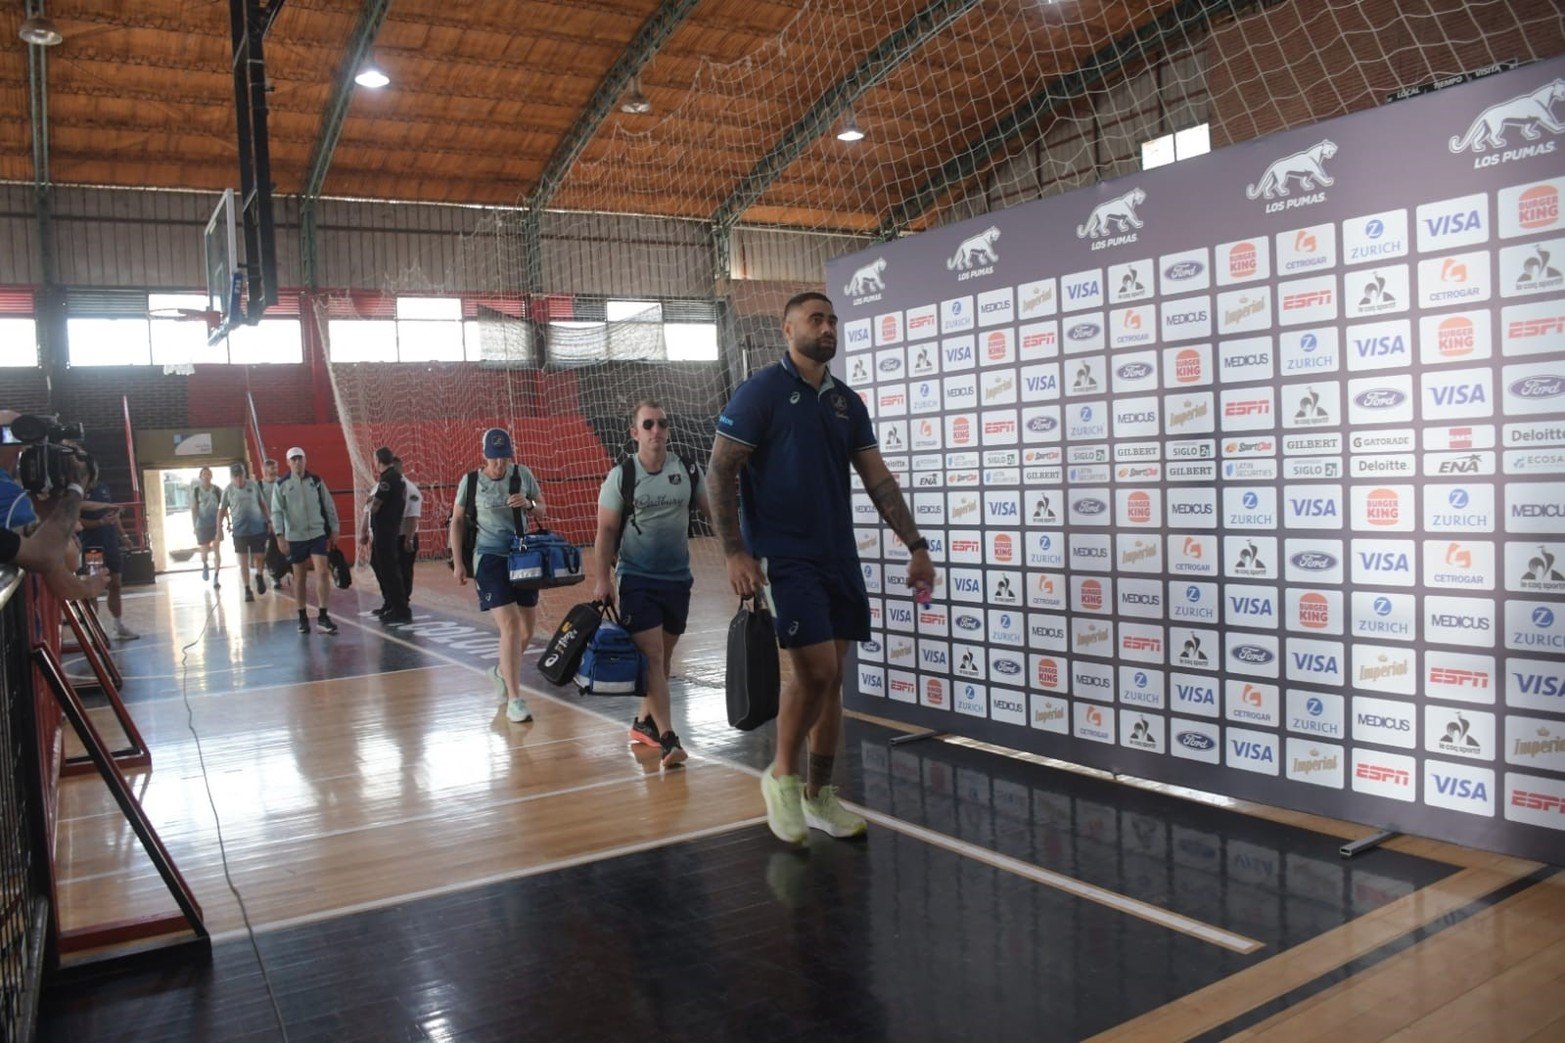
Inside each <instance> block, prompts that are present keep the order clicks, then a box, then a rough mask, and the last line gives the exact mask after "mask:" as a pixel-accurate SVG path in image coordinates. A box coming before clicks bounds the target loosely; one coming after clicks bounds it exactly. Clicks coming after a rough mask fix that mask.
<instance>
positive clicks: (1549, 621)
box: [1532, 605, 1554, 627]
mask: <svg viewBox="0 0 1565 1043" xmlns="http://www.w3.org/2000/svg"><path fill="white" fill-rule="evenodd" d="M1532 625H1533V626H1535V627H1551V626H1553V625H1554V611H1553V610H1552V609H1548V608H1544V607H1543V606H1542V605H1539V606H1538V607H1537V608H1535V609H1533V610H1532Z"/></svg>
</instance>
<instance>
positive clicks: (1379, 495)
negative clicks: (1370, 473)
mask: <svg viewBox="0 0 1565 1043" xmlns="http://www.w3.org/2000/svg"><path fill="white" fill-rule="evenodd" d="M1364 506H1365V512H1366V514H1367V516H1368V520H1369V523H1370V524H1371V525H1395V524H1397V522H1399V521H1401V520H1402V498H1401V497H1400V496H1398V495H1397V494H1396V490H1394V489H1371V490H1370V492H1369V496H1368V498H1366V499H1365V501H1364Z"/></svg>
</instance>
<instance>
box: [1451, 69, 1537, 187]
mask: <svg viewBox="0 0 1565 1043" xmlns="http://www.w3.org/2000/svg"><path fill="white" fill-rule="evenodd" d="M1562 100H1565V78H1560V79H1556V80H1554V81H1552V82H1550V83H1545V84H1544V85H1543V86H1541V87H1539V88H1538V89H1537V90H1534V91H1531V92H1529V93H1527V94H1519V95H1517V96H1516V97H1514V98H1511V99H1509V100H1507V101H1502V102H1499V103H1498V104H1495V105H1491V106H1489V107H1488V108H1487V109H1484V110H1483V111H1482V112H1480V113H1479V114H1478V118H1477V119H1475V120H1473V123H1472V126H1470V127H1468V128H1467V133H1466V134H1459V135H1457V136H1455V137H1453V138H1452V139H1451V141H1450V143H1449V146H1450V149H1451V151H1452V152H1453V153H1462V152H1466V151H1468V150H1471V151H1472V152H1474V153H1477V154H1479V155H1478V158H1477V159H1475V160H1473V168H1474V169H1478V168H1480V167H1489V166H1495V165H1496V164H1499V163H1508V162H1510V161H1512V160H1516V159H1528V158H1531V157H1532V156H1547V155H1549V154H1551V153H1553V151H1554V149H1555V147H1556V146H1557V145H1558V142H1555V141H1538V138H1539V137H1540V136H1541V134H1540V133H1539V132H1540V131H1548V132H1549V133H1550V134H1561V133H1565V122H1561V120H1560V119H1558V118H1556V117H1555V115H1554V106H1555V104H1556V103H1557V102H1560V101H1562ZM1512 128H1514V129H1517V130H1520V131H1521V135H1522V137H1524V138H1526V139H1527V140H1528V141H1536V142H1538V143H1537V144H1535V145H1522V146H1520V147H1519V148H1510V147H1509V145H1508V143H1507V142H1506V140H1505V134H1506V131H1507V130H1509V129H1512ZM1489 149H1504V150H1505V151H1503V152H1501V153H1500V154H1499V155H1489V156H1485V155H1482V154H1481V153H1483V152H1485V151H1487V150H1489Z"/></svg>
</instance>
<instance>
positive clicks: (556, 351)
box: [549, 321, 609, 366]
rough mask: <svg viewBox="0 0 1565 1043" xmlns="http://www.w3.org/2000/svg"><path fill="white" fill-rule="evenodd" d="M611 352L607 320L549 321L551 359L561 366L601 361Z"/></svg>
mask: <svg viewBox="0 0 1565 1043" xmlns="http://www.w3.org/2000/svg"><path fill="white" fill-rule="evenodd" d="M608 354H609V327H608V323H605V322H563V321H561V322H551V323H549V361H550V362H552V363H554V364H555V365H559V366H566V365H572V364H576V363H582V362H600V361H602V360H603V359H605V358H607V357H608Z"/></svg>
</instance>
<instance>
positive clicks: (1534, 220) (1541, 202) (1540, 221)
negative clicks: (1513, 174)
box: [1516, 185, 1560, 230]
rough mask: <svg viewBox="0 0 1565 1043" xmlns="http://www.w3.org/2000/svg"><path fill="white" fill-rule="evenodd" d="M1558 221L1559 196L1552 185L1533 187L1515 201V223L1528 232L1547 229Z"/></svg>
mask: <svg viewBox="0 0 1565 1043" xmlns="http://www.w3.org/2000/svg"><path fill="white" fill-rule="evenodd" d="M1559 219H1560V194H1559V192H1557V191H1556V190H1555V188H1554V186H1553V185H1534V186H1533V187H1532V188H1529V189H1527V190H1526V191H1525V192H1523V193H1522V194H1521V196H1520V197H1519V198H1518V199H1517V200H1516V223H1517V225H1519V226H1520V227H1522V228H1526V229H1528V230H1531V229H1534V228H1548V227H1550V226H1551V225H1554V224H1557V223H1558V222H1559Z"/></svg>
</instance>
